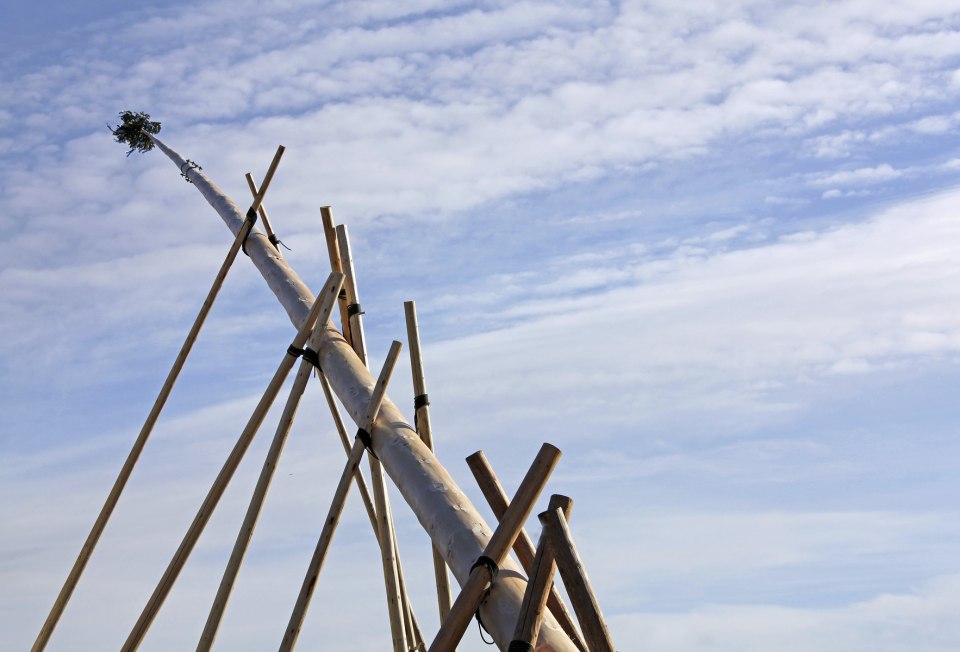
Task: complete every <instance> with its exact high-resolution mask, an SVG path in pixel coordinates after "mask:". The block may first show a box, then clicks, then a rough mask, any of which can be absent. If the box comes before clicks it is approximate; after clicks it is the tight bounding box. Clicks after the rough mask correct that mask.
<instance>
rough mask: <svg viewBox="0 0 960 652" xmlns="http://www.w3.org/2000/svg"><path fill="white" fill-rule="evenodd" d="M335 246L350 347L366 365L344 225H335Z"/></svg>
mask: <svg viewBox="0 0 960 652" xmlns="http://www.w3.org/2000/svg"><path fill="white" fill-rule="evenodd" d="M337 246H339V247H340V264H341V265H342V266H343V274H344V276H345V277H346V278H345V279H344V281H343V289H344V290H346V291H347V316H348V321H349V322H350V340H349V341H350V345H351V346H352V347H353V350H354V351H355V352H356V354H357V357H359V358H360V362H362V363H363V364H367V343H366V341H365V340H364V336H363V318H362V317H361V315H362V314H363V310H362V309H361V308H360V293H359V292H358V290H357V277H356V274H355V273H354V271H353V254H352V253H351V252H350V235H349V233H348V232H347V225H346V224H338V225H337Z"/></svg>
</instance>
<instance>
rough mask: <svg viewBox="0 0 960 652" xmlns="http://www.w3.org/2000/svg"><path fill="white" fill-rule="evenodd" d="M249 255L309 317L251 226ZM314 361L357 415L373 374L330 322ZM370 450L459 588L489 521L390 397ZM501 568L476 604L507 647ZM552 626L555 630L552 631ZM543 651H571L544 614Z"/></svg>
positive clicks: (513, 591) (178, 159)
mask: <svg viewBox="0 0 960 652" xmlns="http://www.w3.org/2000/svg"><path fill="white" fill-rule="evenodd" d="M152 140H153V142H154V143H156V145H157V147H158V148H159V149H160V150H161V151H163V152H164V154H166V155H167V157H169V158H170V160H171V161H172V162H173V164H174V166H175V167H177V168H180V167H181V166H186V165H187V164H186V161H185V160H184V159H183V157H182V156H180V155H179V154H178V153H176V152H175V151H173V150H172V149H170V148H169V147H167V146H166V145H165V144H164V143H163V142H162V141H160V140H159V139H157V138H156V137H153V138H152ZM185 174H186V175H187V177H188V178H189V179H190V181H192V182H193V185H194V188H196V189H197V190H198V191H199V192H200V193H201V194H202V195H203V197H204V198H205V199H206V200H207V202H208V203H209V204H210V205H211V206H212V207H213V208H214V210H216V212H217V214H218V215H220V217H221V219H223V221H224V223H225V224H226V226H227V228H229V229H230V230H231V231H232V232H233V233H237V231H239V230H240V228H241V226H242V225H243V220H244V215H243V213H242V212H241V211H240V209H239V208H238V207H237V205H236V204H235V203H234V202H233V201H232V200H231V199H230V198H229V197H227V196H226V195H225V194H224V193H223V192H222V191H221V190H220V189H219V188H217V187H216V186H215V185H214V184H213V183H212V182H211V181H210V179H209V178H208V177H207V176H206V175H205V174H204V173H203V171H202V170H196V169H192V168H189V166H187V169H186V171H185ZM247 253H248V254H249V255H250V261H251V262H252V263H253V264H254V265H255V266H256V267H257V269H258V270H259V271H260V274H261V275H262V276H263V278H264V280H265V281H266V283H267V285H268V286H269V287H270V289H271V290H272V291H273V293H274V294H275V295H276V296H277V300H278V301H279V302H280V305H281V306H283V308H284V309H285V310H286V312H287V315H288V316H289V317H290V321H291V322H293V324H294V325H295V326H299V325H300V324H301V323H302V322H303V321H304V320H305V319H306V317H307V312H308V311H309V307H310V306H311V305H312V303H313V295H312V294H311V292H310V290H309V288H307V286H306V285H305V284H304V283H303V282H302V281H301V280H300V278H299V277H298V276H297V274H296V273H295V272H294V271H293V269H292V268H291V267H290V265H289V263H288V262H287V261H286V260H285V259H281V258H278V257H277V256H276V255H275V253H274V249H273V245H271V244H270V242H269V241H267V238H266V236H264V235H263V234H262V233H259V232H257V231H256V230H253V231H252V232H251V235H250V238H249V239H248V240H247ZM319 354H320V361H321V366H322V367H323V369H324V372H325V374H326V376H327V378H328V380H329V381H330V385H331V387H332V388H333V390H334V392H335V393H336V394H337V396H338V397H339V399H340V401H341V403H342V404H343V406H344V408H345V409H346V410H347V412H348V413H349V414H350V415H351V417H353V418H354V419H355V420H356V419H357V418H359V415H360V414H361V413H362V412H363V411H364V410H365V408H366V401H367V400H368V399H369V397H370V392H371V388H372V387H373V384H374V383H373V379H372V378H371V377H370V373H369V371H367V369H366V368H365V367H364V365H363V364H362V363H361V362H360V360H359V358H358V357H357V355H356V354H355V353H354V352H353V350H352V349H351V347H350V346H349V345H348V344H347V342H346V341H345V340H344V339H343V336H342V335H341V334H340V332H339V331H338V330H337V329H335V328H333V327H332V326H329V327H328V328H327V330H326V331H325V333H324V339H323V341H322V343H321V345H320V351H319ZM371 435H372V439H373V450H374V452H375V453H376V454H377V456H378V457H379V458H380V461H381V463H382V464H383V467H384V470H385V471H386V472H387V474H388V475H389V476H390V477H391V478H392V479H393V481H394V483H395V484H396V486H397V488H398V489H399V491H400V493H401V495H402V496H403V498H404V500H406V502H407V504H408V505H409V506H410V508H411V510H413V513H414V514H415V515H416V517H417V519H418V520H419V521H420V524H421V526H422V527H423V528H424V530H425V531H426V532H427V534H428V535H429V536H430V538H431V539H432V540H433V543H434V545H435V546H437V548H438V549H439V550H440V552H441V554H442V555H443V557H444V559H445V560H446V562H447V565H448V566H449V567H450V571H451V572H452V573H453V574H454V576H455V577H456V578H457V581H458V582H460V583H461V585H463V583H465V582H466V581H467V579H468V578H469V576H470V567H471V566H472V565H473V563H474V561H476V559H477V557H479V556H480V555H481V554H482V553H483V549H484V547H485V546H486V543H487V541H489V539H490V536H491V535H492V534H493V531H492V530H491V528H490V526H489V525H487V523H486V522H485V521H484V519H483V517H482V516H481V515H480V513H479V512H477V510H476V508H475V507H474V506H473V504H472V503H471V502H470V500H469V498H467V496H466V494H465V493H464V492H463V491H462V490H461V489H460V487H458V486H457V484H456V482H454V480H453V478H452V477H451V476H450V474H449V473H448V472H447V470H446V469H445V468H444V467H443V465H442V464H440V461H439V460H437V458H436V457H435V456H434V455H433V453H432V452H431V451H430V449H429V447H427V446H426V445H425V444H424V443H423V442H422V441H421V440H420V437H419V436H418V435H417V433H416V430H415V429H414V428H413V427H411V426H410V425H409V424H408V423H407V422H406V420H405V419H404V417H403V414H402V413H401V412H400V410H398V409H397V407H396V406H395V405H394V404H393V403H392V402H391V401H389V400H388V399H385V400H384V404H383V407H382V408H381V418H380V419H379V420H378V421H377V423H376V425H375V426H374V429H373V432H372V433H371ZM502 568H503V569H504V570H512V571H514V572H515V573H516V574H517V575H518V576H514V573H501V577H500V579H499V581H497V583H496V586H494V587H493V588H492V589H491V591H490V594H489V596H488V598H487V600H485V601H484V604H483V605H482V606H481V607H480V612H481V616H482V617H483V619H484V623H485V624H486V626H487V629H488V630H489V631H490V633H491V635H492V636H493V637H494V639H495V640H496V641H497V644H498V645H499V646H500V648H501V649H506V647H507V646H508V645H509V644H510V641H511V640H512V637H513V626H514V624H515V623H516V619H517V614H518V613H519V610H520V603H521V601H522V600H523V593H524V589H525V588H526V582H525V581H524V579H523V578H522V576H521V574H520V568H519V567H518V566H517V565H516V564H514V563H513V562H511V561H510V560H509V558H508V559H506V560H505V561H504V562H503V564H502ZM554 629H556V631H554ZM540 645H541V646H542V648H543V650H544V651H550V652H560V651H562V652H574V651H575V650H576V648H575V647H574V646H573V644H572V643H570V641H569V639H568V638H567V636H566V634H564V633H563V632H562V631H559V627H557V625H556V622H555V621H554V620H553V619H552V618H551V617H549V616H548V617H547V618H546V619H545V623H544V627H543V629H542V631H541V635H540Z"/></svg>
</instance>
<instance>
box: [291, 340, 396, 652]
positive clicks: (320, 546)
mask: <svg viewBox="0 0 960 652" xmlns="http://www.w3.org/2000/svg"><path fill="white" fill-rule="evenodd" d="M400 348H401V345H400V343H399V342H394V343H393V345H391V347H390V351H389V352H388V353H387V359H386V360H385V361H384V363H383V369H381V371H380V377H379V378H378V379H377V382H376V384H375V385H374V387H373V391H372V393H371V396H370V402H369V405H368V406H367V407H366V409H365V410H364V411H363V413H362V416H361V417H360V418H359V419H357V423H358V426H359V427H360V429H361V430H365V431H366V432H370V431H371V430H372V429H373V424H374V423H375V422H376V419H377V415H378V414H379V413H380V410H381V409H382V405H383V401H384V399H385V397H386V393H387V385H388V384H389V383H390V376H391V374H392V373H393V368H394V367H395V366H396V364H397V358H398V357H399V356H400ZM364 450H365V446H364V443H363V441H362V440H361V439H360V437H359V436H358V437H357V438H356V439H355V440H354V442H353V447H352V448H351V449H350V455H348V456H347V463H346V465H345V466H344V467H343V473H342V474H341V475H340V482H338V483H337V488H336V491H334V494H333V500H332V501H331V503H330V510H329V511H328V512H327V517H326V519H325V520H324V522H323V529H322V530H321V531H320V537H319V539H318V540H317V545H316V548H314V551H313V556H312V557H311V558H310V563H309V565H308V566H307V572H306V575H305V576H304V578H303V584H301V586H300V593H299V594H298V595H297V602H296V604H294V607H293V612H292V613H291V614H290V621H289V622H288V623H287V629H286V631H284V634H283V640H282V641H281V643H280V648H279V650H280V652H289V651H290V650H292V649H293V647H294V646H295V645H296V643H297V638H298V637H299V636H300V630H301V628H302V627H303V620H304V618H305V617H306V615H307V608H308V607H309V606H310V599H311V598H312V597H313V590H314V588H315V587H316V585H317V579H319V577H320V570H321V569H322V568H323V562H324V560H325V559H326V556H327V550H329V548H330V542H331V541H333V535H334V533H335V532H336V529H337V524H338V523H339V522H340V515H341V514H342V513H343V506H344V505H345V504H346V500H347V494H348V492H349V491H350V480H351V479H352V478H353V477H354V474H355V473H356V472H357V470H358V467H359V465H360V459H361V458H362V457H363V452H364Z"/></svg>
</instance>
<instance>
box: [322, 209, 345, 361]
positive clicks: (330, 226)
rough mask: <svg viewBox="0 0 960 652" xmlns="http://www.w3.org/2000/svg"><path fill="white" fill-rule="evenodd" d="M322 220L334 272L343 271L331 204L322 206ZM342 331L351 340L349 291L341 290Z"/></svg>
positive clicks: (331, 267)
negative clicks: (348, 308)
mask: <svg viewBox="0 0 960 652" xmlns="http://www.w3.org/2000/svg"><path fill="white" fill-rule="evenodd" d="M320 221H321V222H322V223H323V237H324V239H325V240H326V241H327V255H328V256H329V257H330V269H331V271H334V272H342V271H343V262H342V261H341V260H340V245H339V243H337V227H336V225H335V224H334V223H333V213H331V212H330V207H329V206H321V207H320ZM339 305H340V332H341V333H343V337H344V339H345V340H347V341H348V342H350V341H351V340H352V338H351V337H350V315H349V312H348V310H347V306H348V305H349V302H348V301H347V291H346V290H341V291H340V301H339Z"/></svg>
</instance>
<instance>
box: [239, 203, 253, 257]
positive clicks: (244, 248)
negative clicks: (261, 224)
mask: <svg viewBox="0 0 960 652" xmlns="http://www.w3.org/2000/svg"><path fill="white" fill-rule="evenodd" d="M247 222H249V223H250V226H247V225H246V224H244V225H243V226H241V227H240V228H241V229H242V228H246V229H247V232H246V233H245V234H244V235H243V242H241V243H240V250H241V251H243V253H244V254H246V255H247V256H249V255H250V254H248V253H247V238H249V237H250V232H251V231H253V225H254V224H256V223H257V211H255V210H253V206H251V207H250V208H248V209H247Z"/></svg>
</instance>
